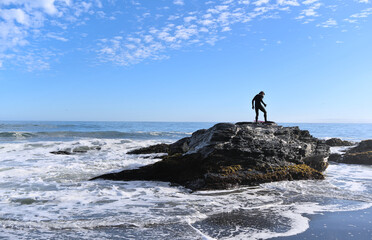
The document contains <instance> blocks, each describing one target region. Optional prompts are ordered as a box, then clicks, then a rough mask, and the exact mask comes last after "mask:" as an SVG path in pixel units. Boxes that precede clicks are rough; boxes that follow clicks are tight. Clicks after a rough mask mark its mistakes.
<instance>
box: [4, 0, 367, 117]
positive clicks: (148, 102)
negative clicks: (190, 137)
mask: <svg viewBox="0 0 372 240" xmlns="http://www.w3.org/2000/svg"><path fill="white" fill-rule="evenodd" d="M371 42H372V2H371V0H334V1H325V0H214V1H200V0H142V1H140V0H91V1H88V0H86V1H77V0H1V1H0V109H1V111H0V120H63V121H66V120H82V121H84V120H92V121H213V122H217V121H251V120H253V119H254V111H253V110H252V109H251V100H252V98H253V97H254V95H255V94H257V93H258V92H259V91H261V90H263V91H265V92H266V96H265V99H264V101H265V102H266V103H267V104H268V105H267V111H268V116H269V120H273V121H277V122H369V123H372V108H371V104H372V94H371V89H372V57H371V56H372V44H371ZM261 117H262V116H261Z"/></svg>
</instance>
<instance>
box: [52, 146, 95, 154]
mask: <svg viewBox="0 0 372 240" xmlns="http://www.w3.org/2000/svg"><path fill="white" fill-rule="evenodd" d="M92 150H101V147H99V146H94V147H88V146H79V147H75V148H66V149H63V150H58V151H52V152H50V153H51V154H55V155H74V154H79V153H87V152H88V151H92Z"/></svg>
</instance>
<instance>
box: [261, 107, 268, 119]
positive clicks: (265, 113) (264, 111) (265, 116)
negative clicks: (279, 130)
mask: <svg viewBox="0 0 372 240" xmlns="http://www.w3.org/2000/svg"><path fill="white" fill-rule="evenodd" d="M260 110H261V111H262V112H263V113H264V118H265V122H267V112H266V109H265V108H264V107H262V106H261V107H260Z"/></svg>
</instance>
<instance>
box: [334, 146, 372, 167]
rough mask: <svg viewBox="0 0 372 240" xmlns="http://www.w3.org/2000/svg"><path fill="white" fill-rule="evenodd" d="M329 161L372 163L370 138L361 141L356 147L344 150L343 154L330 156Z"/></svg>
mask: <svg viewBox="0 0 372 240" xmlns="http://www.w3.org/2000/svg"><path fill="white" fill-rule="evenodd" d="M332 155H333V154H332ZM332 155H331V156H332ZM329 161H334V162H339V163H348V164H365V165H372V140H365V141H361V142H360V143H359V144H358V145H357V146H356V147H353V148H350V149H349V150H348V151H346V152H345V154H342V155H339V156H337V157H332V159H331V158H330V159H329Z"/></svg>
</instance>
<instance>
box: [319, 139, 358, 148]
mask: <svg viewBox="0 0 372 240" xmlns="http://www.w3.org/2000/svg"><path fill="white" fill-rule="evenodd" d="M326 144H327V145H328V146H330V147H343V146H353V145H354V144H355V143H353V142H349V141H345V140H341V139H339V138H330V139H328V140H326Z"/></svg>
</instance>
